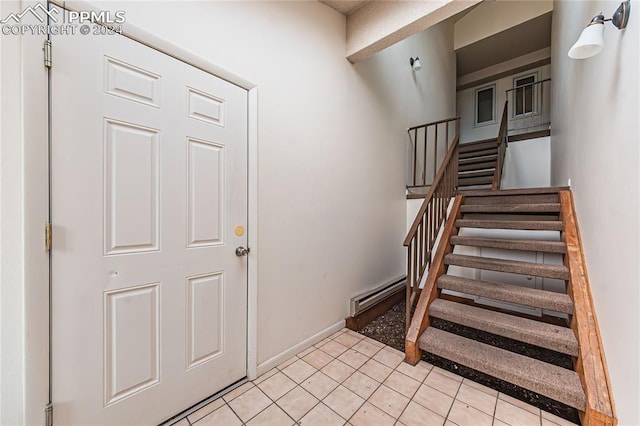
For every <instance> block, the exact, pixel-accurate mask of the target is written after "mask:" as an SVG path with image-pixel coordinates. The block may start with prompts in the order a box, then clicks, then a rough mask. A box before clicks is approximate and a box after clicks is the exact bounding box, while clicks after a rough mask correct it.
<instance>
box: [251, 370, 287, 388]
mask: <svg viewBox="0 0 640 426" xmlns="http://www.w3.org/2000/svg"><path fill="white" fill-rule="evenodd" d="M278 371H280V370H278V369H277V368H272V369H271V370H269V371H267V372H266V373H264V374H263V375H261V376H260V377H258V378H257V379H255V380H254V381H253V382H252V383H253V384H254V385H258V384H260V383H262V382H264V381H265V380H267V379H268V378H269V377H271V376H273V375H274V374H276V373H277V372H278Z"/></svg>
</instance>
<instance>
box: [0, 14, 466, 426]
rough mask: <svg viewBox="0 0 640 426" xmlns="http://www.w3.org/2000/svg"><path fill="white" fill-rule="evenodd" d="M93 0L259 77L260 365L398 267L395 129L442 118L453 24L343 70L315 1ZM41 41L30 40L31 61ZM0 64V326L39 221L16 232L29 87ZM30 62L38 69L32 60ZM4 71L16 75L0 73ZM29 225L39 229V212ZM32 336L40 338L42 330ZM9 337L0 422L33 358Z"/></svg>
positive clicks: (16, 294)
mask: <svg viewBox="0 0 640 426" xmlns="http://www.w3.org/2000/svg"><path fill="white" fill-rule="evenodd" d="M96 4H100V3H96ZM102 6H103V7H105V8H109V9H112V10H117V9H122V10H125V11H126V16H127V21H128V22H129V23H133V24H135V25H137V26H139V27H141V28H143V29H145V30H147V31H149V32H151V33H154V34H156V35H157V36H159V37H161V38H164V39H166V40H168V41H170V42H171V43H173V44H176V45H178V46H180V47H182V48H184V49H186V50H188V51H190V52H193V53H194V54H196V55H200V56H202V57H204V58H206V59H208V60H209V61H211V62H213V63H215V64H217V65H219V66H221V67H223V68H226V69H228V70H230V71H231V72H234V73H236V74H238V75H240V76H242V77H244V78H246V79H248V80H251V81H253V82H255V83H257V85H258V88H259V94H258V103H259V105H258V109H259V118H258V119H259V127H258V145H259V152H258V157H259V158H258V179H259V200H258V209H259V235H258V238H259V251H258V252H257V253H255V254H253V253H252V256H253V258H254V259H256V258H257V259H258V266H259V276H258V281H259V282H258V286H259V290H258V362H259V363H261V362H265V361H268V360H269V359H272V358H273V357H277V356H278V355H279V354H281V353H283V352H284V351H286V350H287V349H288V348H290V347H292V346H294V345H296V344H297V343H299V342H301V341H303V340H305V339H307V338H308V337H310V336H312V335H314V334H315V333H317V332H319V331H321V330H323V329H325V328H327V327H329V326H331V325H333V324H335V323H336V322H337V321H339V320H341V319H343V318H345V317H346V316H347V315H348V312H349V298H350V297H352V296H353V295H355V294H357V293H360V292H362V291H363V290H365V289H367V288H370V287H371V286H373V285H375V284H378V283H380V282H383V281H386V280H389V279H391V278H394V277H396V276H398V275H400V274H401V273H403V271H404V269H405V262H404V257H405V253H404V249H403V247H402V241H403V239H404V237H405V232H406V199H405V188H404V183H405V182H404V175H405V171H404V168H405V152H406V141H407V134H406V128H407V127H408V126H409V125H410V124H415V123H416V122H419V123H422V122H427V121H433V120H438V119H441V118H445V117H450V116H453V115H454V114H455V54H454V52H453V24H452V23H445V24H442V25H437V26H434V27H432V28H430V29H429V30H427V32H425V33H420V34H416V35H415V36H413V37H411V38H410V39H408V40H406V41H404V42H402V43H400V44H398V45H396V46H393V47H391V48H389V49H386V50H384V51H382V52H380V53H379V54H377V55H375V56H373V57H371V58H369V59H368V60H365V61H362V62H360V63H358V64H357V65H355V66H353V65H351V64H349V63H348V61H347V60H346V59H345V57H344V55H345V18H344V16H342V15H340V14H339V13H337V12H335V11H334V10H332V9H329V8H328V7H326V6H324V5H322V4H320V3H317V2H153V3H151V2H119V1H110V2H106V3H103V4H102ZM2 10H3V11H4V7H3V9H2ZM150 11H153V13H150ZM3 41H4V40H3ZM19 42H20V40H17V41H15V43H18V44H16V45H15V46H14V47H15V48H18V46H19ZM40 42H41V41H40ZM40 49H41V44H40V45H39V47H38V50H37V53H38V55H37V57H38V58H40V60H41V58H42V56H41V55H42V52H41V50H40ZM10 53H11V54H12V55H13V56H11V58H10V60H7V61H5V55H9V54H10ZM416 55H418V56H420V58H421V59H422V61H423V64H424V69H423V71H422V72H421V73H418V74H416V75H415V76H414V75H413V73H412V71H411V69H410V67H409V57H410V56H416ZM2 60H3V61H2V64H1V65H2V76H1V77H0V78H2V80H0V81H1V82H2V86H1V90H2V111H1V113H2V126H3V127H2V133H0V135H1V136H2V151H1V154H2V159H1V160H2V162H1V163H0V164H1V166H2V170H1V176H2V192H1V193H0V195H1V196H2V204H1V205H2V211H1V212H2V218H1V220H2V225H3V228H2V232H3V233H2V238H3V240H2V254H3V257H2V263H1V264H0V265H1V267H2V279H3V293H2V300H1V303H2V308H3V312H2V319H3V323H2V327H3V331H4V327H10V326H14V325H19V324H12V323H10V322H5V319H6V318H8V319H9V320H11V319H14V318H15V319H17V320H23V319H26V320H27V322H28V321H29V318H31V314H30V313H29V309H30V306H31V305H32V304H31V302H29V300H30V299H29V298H28V297H24V294H25V292H27V291H28V289H27V287H28V282H27V278H25V277H24V276H13V275H10V274H11V273H16V274H28V273H29V270H30V268H31V267H30V266H29V265H22V264H21V262H23V260H24V257H23V256H21V253H19V252H16V253H14V254H15V256H17V257H16V259H13V257H11V256H9V255H6V257H5V254H6V249H7V248H12V249H15V248H17V247H20V245H21V244H22V245H29V244H38V247H40V250H41V251H42V252H43V250H42V247H41V245H42V238H43V236H42V232H41V231H42V229H41V228H38V229H35V230H34V232H28V231H29V230H27V229H26V228H25V227H26V225H23V224H21V222H20V221H21V220H25V218H26V217H27V216H28V214H29V213H28V212H26V211H25V209H24V208H23V203H22V202H21V197H25V194H26V191H27V188H28V187H29V185H28V182H26V181H28V180H29V179H31V176H33V175H37V173H38V172H37V170H40V168H28V167H27V164H26V163H25V160H24V159H23V158H22V157H21V155H23V154H24V153H25V149H26V148H25V146H24V142H23V141H21V140H20V139H19V138H14V135H15V133H16V132H18V134H19V132H20V131H23V130H24V129H27V128H28V127H29V125H30V120H33V117H31V116H29V115H28V114H27V115H25V116H24V117H23V118H22V120H24V127H22V126H21V120H20V119H16V118H15V117H14V116H13V113H12V111H13V110H12V109H11V106H13V105H18V104H19V103H20V102H21V101H22V100H23V99H22V98H21V96H22V95H21V92H20V91H19V90H18V88H19V87H20V81H19V79H20V78H24V79H25V83H24V84H25V86H26V87H29V85H30V84H31V80H30V79H31V78H32V77H31V73H32V72H31V71H29V70H26V69H22V68H20V65H19V60H20V52H13V51H10V50H6V49H5V46H4V45H3V46H2ZM33 69H37V70H38V72H39V73H42V67H41V66H36V67H34V68H33ZM6 70H10V71H12V72H16V73H17V74H13V75H11V76H10V80H9V81H5V77H6V76H7V74H6V73H5V71H6ZM43 93H46V92H44V91H43ZM41 105H45V103H44V102H41ZM7 106H9V108H7ZM44 140H45V141H46V138H44ZM21 144H22V145H21ZM41 151H42V152H43V153H44V152H46V150H45V149H41ZM45 158H46V157H45ZM34 170H36V171H34ZM23 174H24V176H26V177H23ZM41 180H42V182H45V183H46V179H41ZM5 186H6V187H5ZM14 201H15V203H14ZM34 211H37V212H44V213H46V209H42V208H38V209H35V210H34ZM35 223H37V224H38V227H40V226H42V225H40V224H43V223H44V220H43V221H42V222H38V221H36V222H35ZM6 225H11V226H10V227H9V226H7V227H6ZM7 228H9V229H7ZM35 231H39V232H35ZM250 231H251V230H250ZM12 262H13V263H12ZM5 279H8V280H14V279H15V280H16V281H15V285H16V286H17V287H16V290H15V291H13V289H9V290H7V289H6V285H5ZM45 282H46V281H45ZM41 294H46V293H41ZM35 295H37V294H35ZM30 297H31V296H30ZM41 299H42V300H43V301H44V302H46V298H43V297H41ZM25 300H27V302H28V303H27V302H25ZM25 305H26V306H25ZM5 306H10V307H12V308H11V309H8V310H5ZM43 312H46V309H45V310H44V311H43ZM45 324H46V323H45ZM39 331H44V332H45V336H46V328H44V329H43V330H39ZM17 333H18V334H16V339H17V343H16V344H17V346H16V347H12V348H8V347H6V346H5V343H7V342H9V343H10V342H11V339H9V338H8V337H5V335H4V334H3V336H2V344H3V347H2V351H1V352H0V354H1V355H2V356H3V358H2V360H1V361H0V362H2V363H3V364H2V374H3V379H4V374H5V371H6V370H5V365H7V362H9V361H11V360H7V359H6V355H8V356H10V357H13V358H15V360H16V365H15V368H16V370H15V372H16V374H17V379H16V381H15V383H16V384H17V386H16V388H13V389H12V390H13V391H14V392H15V393H14V394H13V396H10V395H8V394H6V393H5V392H3V393H2V404H1V405H0V406H1V407H2V409H3V411H2V412H1V413H0V415H1V416H2V417H1V418H0V423H2V424H12V423H15V424H19V423H22V422H24V419H25V417H24V410H22V408H23V407H21V406H20V395H22V394H23V392H26V391H27V389H26V388H27V386H26V385H25V384H24V383H25V382H24V377H25V375H28V374H27V373H25V371H24V370H23V369H22V367H23V366H24V363H26V369H27V371H29V369H30V368H32V367H33V366H32V365H31V364H30V362H31V361H29V357H30V356H31V354H29V353H28V352H27V349H28V348H27V347H26V346H25V343H24V341H23V339H25V338H26V337H25V335H26V327H19V328H18V332H17ZM10 336H11V335H10ZM37 339H39V340H40V341H42V339H41V337H40V336H39V335H38V336H37ZM3 382H4V380H3ZM6 383H7V385H11V384H13V382H11V381H8V382H6ZM3 386H5V385H4V383H3ZM43 389H44V388H43ZM14 397H15V398H14ZM16 398H17V399H16ZM12 401H15V404H18V405H11V402H12ZM5 408H6V409H7V410H9V411H5ZM38 410H39V409H38ZM37 413H38V414H37V415H38V416H40V413H41V412H40V411H38V412H37ZM14 414H15V416H14ZM21 416H22V417H21ZM5 419H10V420H11V421H6V422H5ZM14 419H18V420H15V421H14ZM20 419H22V420H20Z"/></svg>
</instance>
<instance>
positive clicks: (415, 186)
mask: <svg viewBox="0 0 640 426" xmlns="http://www.w3.org/2000/svg"><path fill="white" fill-rule="evenodd" d="M458 121H459V117H454V118H447V119H445V120H439V121H434V122H432V123H427V124H421V125H419V126H414V127H410V128H409V129H407V133H408V135H409V142H410V146H409V151H410V152H409V164H408V167H407V170H408V171H409V173H410V174H409V175H408V176H407V189H408V190H409V191H412V190H415V191H417V192H418V193H420V190H421V189H426V188H428V187H429V186H431V185H433V182H435V178H436V174H437V171H438V166H439V162H438V160H439V158H438V157H440V158H444V154H445V153H446V152H447V151H448V150H449V145H450V144H451V143H452V142H453V138H454V137H455V134H456V130H455V129H454V128H453V127H455V126H456V123H458ZM458 133H459V132H458ZM438 149H440V153H439V152H438ZM422 193H423V194H424V192H422Z"/></svg>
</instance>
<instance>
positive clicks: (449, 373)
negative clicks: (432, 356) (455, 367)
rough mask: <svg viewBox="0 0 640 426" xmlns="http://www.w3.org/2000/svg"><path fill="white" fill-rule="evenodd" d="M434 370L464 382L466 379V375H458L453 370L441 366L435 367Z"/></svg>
mask: <svg viewBox="0 0 640 426" xmlns="http://www.w3.org/2000/svg"><path fill="white" fill-rule="evenodd" d="M432 370H433V371H434V372H436V373H438V374H442V375H443V376H445V377H448V378H450V379H452V380H455V381H456V382H462V381H463V380H464V377H462V376H458V375H457V374H455V373H452V372H451V371H448V370H445V369H443V368H440V367H433V369H432Z"/></svg>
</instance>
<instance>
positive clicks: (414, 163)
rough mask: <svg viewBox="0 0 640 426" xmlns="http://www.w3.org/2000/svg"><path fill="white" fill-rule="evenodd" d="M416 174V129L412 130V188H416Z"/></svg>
mask: <svg viewBox="0 0 640 426" xmlns="http://www.w3.org/2000/svg"><path fill="white" fill-rule="evenodd" d="M417 174H418V129H413V186H416V175H417Z"/></svg>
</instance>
